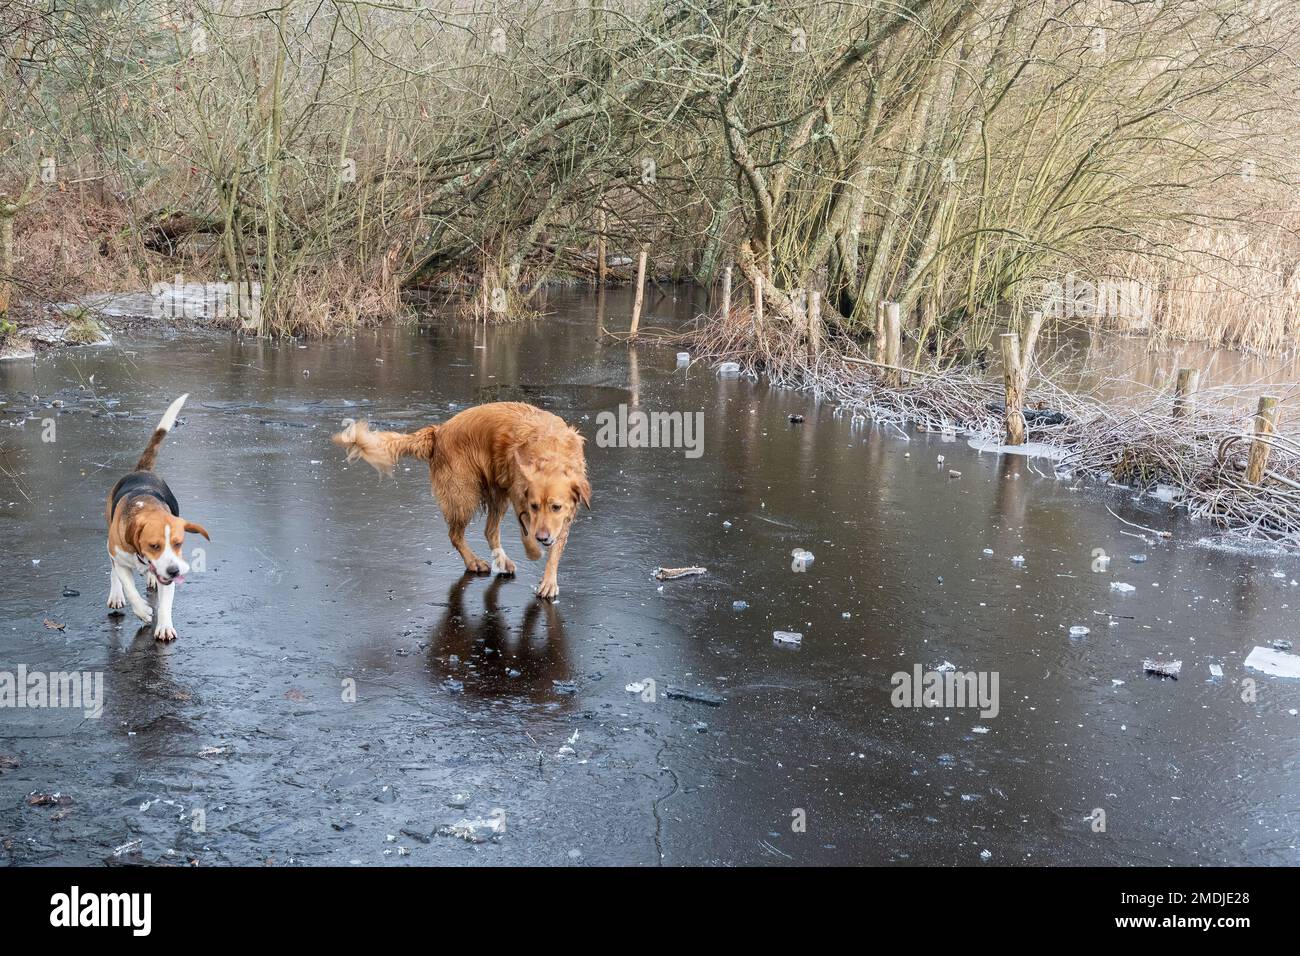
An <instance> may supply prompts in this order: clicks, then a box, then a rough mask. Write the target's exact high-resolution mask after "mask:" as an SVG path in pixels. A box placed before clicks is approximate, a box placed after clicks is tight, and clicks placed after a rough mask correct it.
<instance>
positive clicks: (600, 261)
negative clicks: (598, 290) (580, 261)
mask: <svg viewBox="0 0 1300 956" xmlns="http://www.w3.org/2000/svg"><path fill="white" fill-rule="evenodd" d="M608 225H609V217H608V215H607V214H606V212H605V210H603V209H602V210H601V211H600V233H599V235H598V236H597V237H596V285H597V286H600V287H603V286H604V285H605V270H606V269H607V268H608V267H607V265H606V263H605V231H606V229H607V228H608Z"/></svg>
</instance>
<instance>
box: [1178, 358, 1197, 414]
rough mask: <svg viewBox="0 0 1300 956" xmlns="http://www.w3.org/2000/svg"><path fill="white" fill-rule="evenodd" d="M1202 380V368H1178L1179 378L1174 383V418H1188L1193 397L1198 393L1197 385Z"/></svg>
mask: <svg viewBox="0 0 1300 956" xmlns="http://www.w3.org/2000/svg"><path fill="white" fill-rule="evenodd" d="M1200 381H1201V371H1200V369H1195V368H1180V369H1179V370H1178V380H1177V381H1176V382H1175V383H1174V418H1186V417H1187V416H1188V415H1190V414H1191V411H1192V397H1193V396H1194V395H1195V394H1196V386H1197V385H1198V384H1200Z"/></svg>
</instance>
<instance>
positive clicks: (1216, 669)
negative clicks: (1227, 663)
mask: <svg viewBox="0 0 1300 956" xmlns="http://www.w3.org/2000/svg"><path fill="white" fill-rule="evenodd" d="M1210 676H1211V677H1222V676H1223V668H1222V667H1220V666H1219V665H1218V664H1211V665H1210Z"/></svg>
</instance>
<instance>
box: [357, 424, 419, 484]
mask: <svg viewBox="0 0 1300 956" xmlns="http://www.w3.org/2000/svg"><path fill="white" fill-rule="evenodd" d="M437 435H438V426H437V425H429V426H427V427H425V428H421V429H420V430H419V431H414V432H410V433H407V432H372V431H371V430H370V426H369V425H368V424H366V423H365V422H352V423H350V424H349V425H348V427H347V428H345V429H343V431H341V432H339V433H338V434H336V435H335V436H334V437H333V439H332V441H333V442H334V444H336V445H338V446H339V447H340V448H345V449H347V453H348V461H356V459H358V458H363V459H365V461H366V462H368V463H369V464H371V465H373V466H374V467H375V470H376V471H379V472H381V473H383V474H392V471H393V466H394V465H396V464H397V460H398V459H399V458H419V459H421V460H422V461H429V460H430V459H432V458H433V449H434V446H435V445H436V444H437Z"/></svg>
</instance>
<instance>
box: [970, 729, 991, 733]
mask: <svg viewBox="0 0 1300 956" xmlns="http://www.w3.org/2000/svg"><path fill="white" fill-rule="evenodd" d="M970 732H971V733H972V734H987V733H988V732H989V729H988V728H987V727H972V728H971V729H970Z"/></svg>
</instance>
